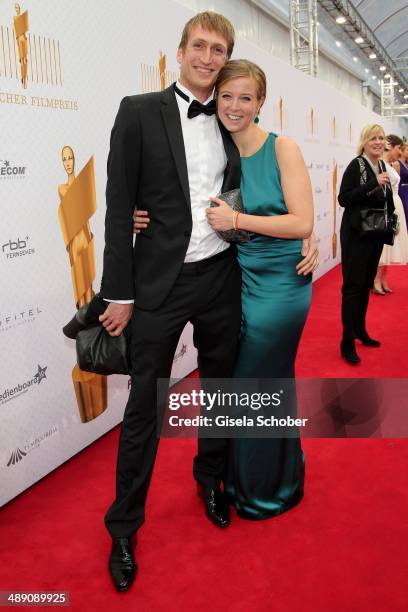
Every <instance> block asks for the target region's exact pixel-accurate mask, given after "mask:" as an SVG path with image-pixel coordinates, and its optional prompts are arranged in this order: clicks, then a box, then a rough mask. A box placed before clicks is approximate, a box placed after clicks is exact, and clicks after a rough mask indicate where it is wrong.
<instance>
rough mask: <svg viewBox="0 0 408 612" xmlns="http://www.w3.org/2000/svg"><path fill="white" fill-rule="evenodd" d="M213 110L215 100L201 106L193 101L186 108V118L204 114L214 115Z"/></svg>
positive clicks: (214, 108)
mask: <svg viewBox="0 0 408 612" xmlns="http://www.w3.org/2000/svg"><path fill="white" fill-rule="evenodd" d="M215 110H216V106H215V100H210V101H209V102H208V104H201V102H199V101H198V100H193V101H192V103H191V104H190V106H189V107H188V111H187V117H188V118H189V119H192V118H193V117H197V115H201V113H204V115H214V113H215Z"/></svg>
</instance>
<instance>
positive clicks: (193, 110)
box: [173, 83, 216, 119]
mask: <svg viewBox="0 0 408 612" xmlns="http://www.w3.org/2000/svg"><path fill="white" fill-rule="evenodd" d="M173 87H174V91H175V92H176V94H178V95H179V96H180V97H181V98H183V100H185V101H186V102H190V98H189V97H188V96H187V95H186V94H185V93H184V91H181V89H179V88H178V87H177V85H176V84H175V83H174V85H173ZM215 111H216V104H215V100H210V101H209V102H208V104H201V102H199V101H198V100H193V101H192V103H191V104H190V106H189V107H188V111H187V117H188V118H189V119H192V118H193V117H197V115H201V113H204V114H205V115H214V114H215Z"/></svg>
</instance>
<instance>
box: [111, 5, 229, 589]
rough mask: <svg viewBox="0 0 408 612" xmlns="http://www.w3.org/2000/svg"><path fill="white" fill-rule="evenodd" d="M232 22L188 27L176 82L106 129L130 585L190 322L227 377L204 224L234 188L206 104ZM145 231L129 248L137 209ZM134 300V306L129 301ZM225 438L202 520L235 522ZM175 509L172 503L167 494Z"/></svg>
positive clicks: (122, 552) (213, 246)
mask: <svg viewBox="0 0 408 612" xmlns="http://www.w3.org/2000/svg"><path fill="white" fill-rule="evenodd" d="M233 46H234V29H233V27H232V25H231V24H230V22H229V21H228V20H227V19H225V17H223V16H222V15H217V14H216V13H210V12H205V13H201V14H199V15H196V16H195V17H194V18H193V19H191V20H190V21H189V22H188V23H187V24H186V26H185V28H184V31H183V35H182V40H181V42H180V47H179V49H178V53H177V59H178V62H179V63H180V79H179V81H178V82H177V84H174V85H172V86H171V87H169V88H168V89H166V90H164V91H163V92H157V93H151V94H144V95H136V96H130V97H126V98H124V99H123V100H122V102H121V105H120V108H119V112H118V114H117V117H116V121H115V124H114V127H113V130H112V134H111V143H110V153H109V158H108V182H107V188H106V200H107V212H106V222H105V252H104V269H103V278H102V284H101V295H102V297H103V298H104V299H105V300H107V301H109V302H111V303H110V304H109V306H108V308H107V309H106V311H105V313H104V315H102V317H101V321H102V322H103V324H104V326H105V327H106V329H107V330H108V331H109V333H111V334H112V335H118V334H120V333H121V332H122V330H123V329H124V327H125V326H126V324H127V323H128V321H129V320H130V319H131V326H132V343H131V356H132V387H131V391H130V396H129V400H128V403H127V406H126V409H125V414H124V418H123V423H122V428H121V434H120V442H119V452H118V463H117V484H116V499H115V501H114V502H113V504H112V505H111V507H110V508H109V510H108V512H107V514H106V517H105V523H106V526H107V529H108V530H109V532H110V534H111V536H112V539H113V547H112V553H111V557H110V563H109V566H110V572H111V576H112V578H113V581H114V584H115V586H116V587H117V588H118V589H119V590H127V589H128V588H129V586H130V584H131V582H132V580H133V578H134V576H135V573H136V567H137V566H136V563H135V561H134V556H133V542H132V538H131V536H132V535H133V534H134V533H135V532H136V530H137V529H138V528H139V527H140V526H141V524H142V523H143V521H144V508H145V501H146V496H147V491H148V487H149V482H150V478H151V474H152V470H153V465H154V460H155V456H156V450H157V445H158V439H157V414H156V410H157V406H156V395H157V389H156V382H157V379H158V378H169V377H170V374H171V367H172V362H173V357H174V353H175V350H176V347H177V343H178V340H179V337H180V334H181V332H182V330H183V328H184V326H185V324H186V323H187V322H188V321H191V323H192V324H193V327H194V344H195V346H196V347H197V350H198V364H199V368H200V373H201V376H202V377H204V378H228V377H230V376H231V375H232V371H233V365H234V358H235V353H236V349H237V345H238V334H239V329H240V317H241V301H240V291H241V275H240V270H239V267H238V264H237V261H236V258H235V256H234V253H233V252H232V249H231V248H230V247H229V245H228V244H227V243H226V242H223V241H222V240H220V239H219V238H218V237H217V235H216V234H215V233H214V232H213V230H212V229H211V228H210V226H209V225H208V223H207V219H206V216H205V209H206V208H207V207H208V205H209V198H210V197H211V196H216V195H217V194H218V193H220V192H221V191H228V190H230V189H233V188H235V187H239V184H240V161H239V153H238V150H237V149H236V147H235V145H234V144H233V143H232V141H231V139H230V138H229V135H228V133H226V132H225V130H223V129H222V127H220V126H219V124H218V122H217V119H216V116H215V114H214V112H215V103H214V101H213V100H212V96H213V87H214V83H215V80H216V77H217V75H218V72H219V71H220V69H221V68H222V66H223V65H224V64H225V62H226V61H227V59H228V58H229V57H230V55H231V53H232V49H233ZM135 208H139V209H144V210H147V211H148V213H149V217H150V224H149V227H148V229H146V230H144V231H142V232H141V233H140V234H139V235H138V237H137V239H136V243H135V246H134V248H133V243H132V237H133V219H132V216H133V212H134V209H135ZM132 302H134V303H132ZM226 454H227V440H220V439H213V440H211V439H200V440H199V443H198V454H197V456H196V457H195V459H194V477H195V478H196V480H197V482H198V490H199V494H200V496H201V497H202V498H203V500H204V504H205V509H206V515H207V517H208V518H209V519H210V520H211V521H212V522H213V523H215V524H216V525H218V526H219V527H226V526H228V524H229V521H230V513H229V506H228V504H227V503H226V500H225V499H224V496H223V493H222V491H221V488H220V484H221V482H222V480H223V476H224V470H225V463H226ZM174 503H175V507H176V506H178V505H179V502H178V500H174Z"/></svg>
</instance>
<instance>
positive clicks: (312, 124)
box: [310, 108, 315, 136]
mask: <svg viewBox="0 0 408 612" xmlns="http://www.w3.org/2000/svg"><path fill="white" fill-rule="evenodd" d="M314 119H315V118H314V110H313V108H311V109H310V131H311V133H312V136H314V129H315V125H314Z"/></svg>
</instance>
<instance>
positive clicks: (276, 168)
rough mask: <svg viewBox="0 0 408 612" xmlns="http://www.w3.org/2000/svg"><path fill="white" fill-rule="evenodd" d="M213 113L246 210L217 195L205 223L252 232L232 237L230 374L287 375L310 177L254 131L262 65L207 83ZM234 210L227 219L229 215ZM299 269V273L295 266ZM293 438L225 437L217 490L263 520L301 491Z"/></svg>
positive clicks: (296, 334) (303, 291)
mask: <svg viewBox="0 0 408 612" xmlns="http://www.w3.org/2000/svg"><path fill="white" fill-rule="evenodd" d="M216 91H217V112H218V116H219V119H220V120H221V121H222V123H223V124H224V126H225V127H226V128H227V129H228V130H229V131H230V132H231V136H232V138H233V140H234V141H235V143H236V145H237V147H238V149H239V151H240V154H241V173H242V174H241V194H242V197H243V201H244V205H245V212H246V214H240V215H239V216H238V217H237V216H236V213H235V214H234V215H233V214H232V212H231V209H230V208H229V207H228V206H227V205H226V204H225V203H223V202H222V200H219V199H217V198H212V199H213V200H214V202H216V203H217V204H219V207H217V208H211V209H209V210H208V211H207V217H208V221H209V223H210V224H211V225H212V227H213V228H214V229H215V230H221V231H222V230H227V229H231V228H232V227H233V226H234V225H236V226H238V227H239V228H240V229H245V230H248V231H250V232H253V235H252V238H251V240H250V241H249V242H246V243H242V244H238V261H239V264H240V267H241V269H242V329H241V339H240V347H239V354H238V357H237V363H236V368H235V377H236V378H262V379H273V378H292V379H293V378H294V375H295V370H294V366H295V359H296V352H297V348H298V344H299V340H300V336H301V334H302V330H303V327H304V324H305V321H306V317H307V313H308V310H309V306H310V301H311V289H312V282H311V281H312V278H311V274H310V273H305V272H310V270H311V269H314V267H315V265H316V261H315V260H314V261H313V262H312V263H311V264H310V265H309V267H306V268H305V267H303V268H302V264H300V261H301V259H302V253H301V251H302V239H303V238H306V237H308V236H309V235H310V234H311V232H312V224H313V204H312V191H311V186H310V180H309V177H308V174H307V170H306V167H305V164H304V162H303V158H302V156H301V154H300V151H299V149H298V147H297V145H296V144H295V143H294V142H293V141H291V140H290V139H288V138H282V137H277V136H276V134H268V133H266V132H264V131H263V130H261V129H260V128H259V127H258V126H257V125H256V123H254V118H255V117H256V116H257V115H258V113H259V109H260V107H261V106H262V104H263V101H264V99H265V93H266V83H265V75H264V73H263V72H262V70H261V69H260V68H259V67H257V66H255V65H254V64H252V63H251V62H247V61H246V60H232V61H230V62H228V64H226V66H225V68H223V70H222V71H221V73H220V75H219V77H218V81H217V84H216ZM233 217H235V218H233ZM299 271H300V272H304V273H299ZM303 484H304V457H303V452H302V449H301V444H300V439H299V438H298V437H295V438H293V437H292V438H268V439H265V438H263V439H245V438H235V439H232V440H231V444H230V458H229V469H228V475H227V478H226V482H225V491H226V493H227V495H228V498H229V500H230V501H231V503H233V504H234V505H235V507H236V508H237V512H238V514H239V515H240V516H242V517H244V518H249V519H254V520H258V519H266V518H269V517H272V516H276V515H278V514H281V513H283V512H285V511H286V510H288V509H290V508H292V507H293V506H294V505H296V504H297V503H298V502H299V501H300V500H301V499H302V496H303Z"/></svg>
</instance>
